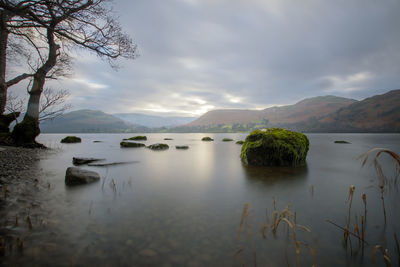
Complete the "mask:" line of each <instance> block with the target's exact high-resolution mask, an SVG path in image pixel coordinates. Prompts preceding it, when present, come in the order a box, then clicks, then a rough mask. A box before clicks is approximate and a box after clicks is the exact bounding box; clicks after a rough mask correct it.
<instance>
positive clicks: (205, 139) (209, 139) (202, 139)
mask: <svg viewBox="0 0 400 267" xmlns="http://www.w3.org/2000/svg"><path fill="white" fill-rule="evenodd" d="M201 141H214V139H212V138H211V137H209V136H206V137H203V138H201Z"/></svg>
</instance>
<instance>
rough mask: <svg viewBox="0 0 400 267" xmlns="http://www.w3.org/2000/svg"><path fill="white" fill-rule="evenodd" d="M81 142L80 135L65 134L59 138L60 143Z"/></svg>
mask: <svg viewBox="0 0 400 267" xmlns="http://www.w3.org/2000/svg"><path fill="white" fill-rule="evenodd" d="M80 142H82V140H81V138H80V137H77V136H67V137H65V138H64V139H62V140H61V143H80Z"/></svg>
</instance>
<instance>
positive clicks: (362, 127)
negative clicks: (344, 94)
mask: <svg viewBox="0 0 400 267" xmlns="http://www.w3.org/2000/svg"><path fill="white" fill-rule="evenodd" d="M308 128H309V129H310V130H311V131H318V132H320V131H324V132H325V131H329V132H400V89H398V90H393V91H390V92H388V93H385V94H382V95H376V96H373V97H369V98H366V99H364V100H362V101H359V102H356V103H353V104H351V105H348V106H346V107H343V108H340V109H339V110H337V111H336V112H333V113H332V114H329V115H327V116H322V117H321V118H320V119H319V120H318V124H315V125H309V126H308Z"/></svg>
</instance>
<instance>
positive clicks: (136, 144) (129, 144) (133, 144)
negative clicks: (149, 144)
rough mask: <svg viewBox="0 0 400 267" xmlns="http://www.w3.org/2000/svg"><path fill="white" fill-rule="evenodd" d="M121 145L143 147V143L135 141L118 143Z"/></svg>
mask: <svg viewBox="0 0 400 267" xmlns="http://www.w3.org/2000/svg"><path fill="white" fill-rule="evenodd" d="M119 145H120V146H121V147H144V146H145V144H142V143H135V142H121V143H119Z"/></svg>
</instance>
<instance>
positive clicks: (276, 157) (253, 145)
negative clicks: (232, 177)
mask: <svg viewBox="0 0 400 267" xmlns="http://www.w3.org/2000/svg"><path fill="white" fill-rule="evenodd" d="M309 144H310V142H309V141H308V138H307V136H305V135H304V134H302V133H298V132H293V131H289V130H286V129H281V128H268V129H262V130H255V131H253V132H252V133H250V135H248V136H247V137H246V140H245V142H244V144H243V147H242V151H241V155H240V157H241V159H242V161H243V162H244V163H245V164H248V165H255V166H300V165H304V164H305V162H306V157H307V152H308V148H309Z"/></svg>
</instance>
